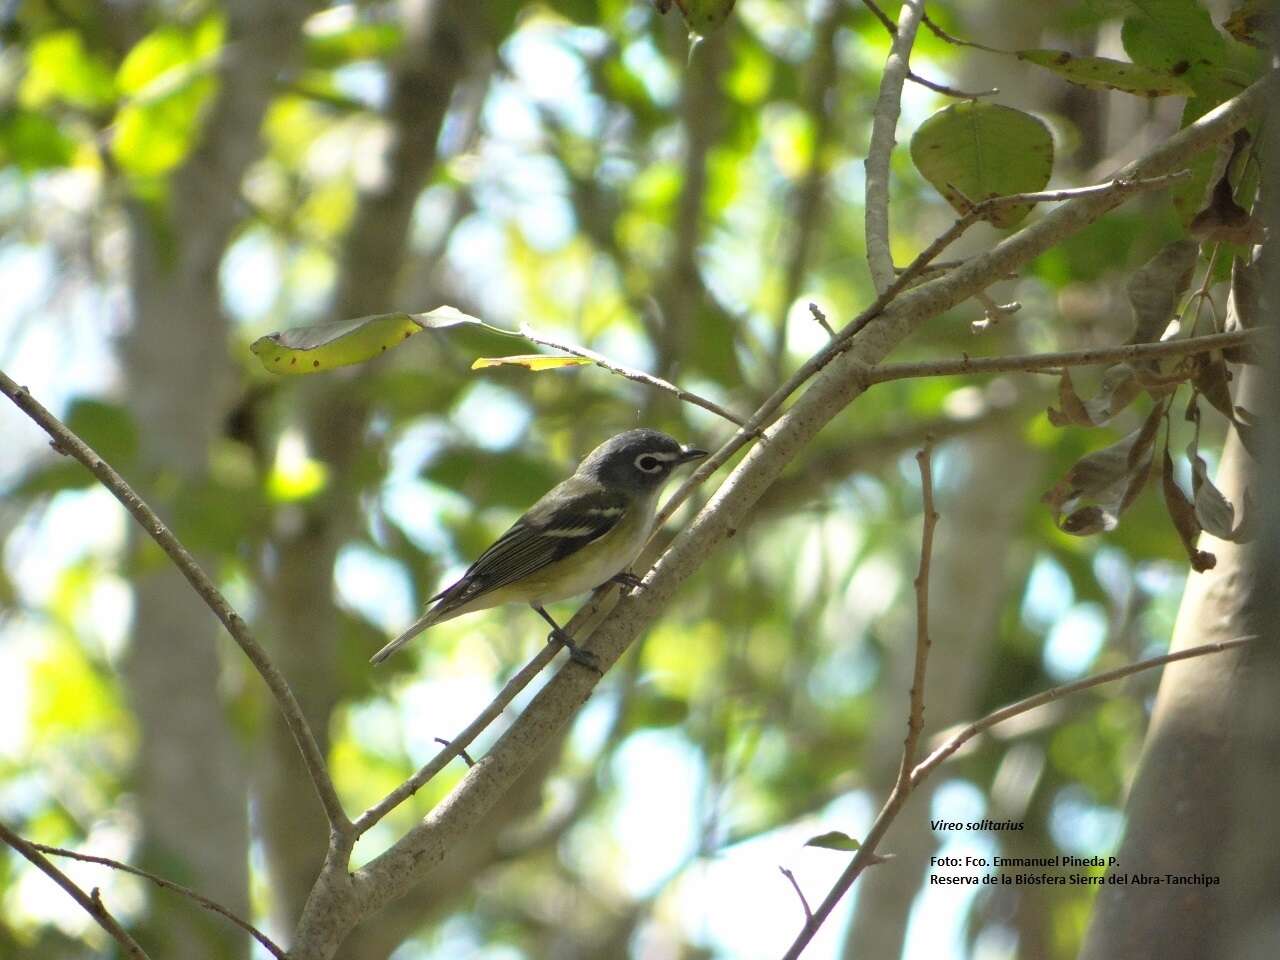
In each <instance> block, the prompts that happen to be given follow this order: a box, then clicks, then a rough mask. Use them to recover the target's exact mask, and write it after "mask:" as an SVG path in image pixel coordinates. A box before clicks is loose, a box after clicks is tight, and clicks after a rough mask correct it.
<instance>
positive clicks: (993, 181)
mask: <svg viewBox="0 0 1280 960" xmlns="http://www.w3.org/2000/svg"><path fill="white" fill-rule="evenodd" d="M911 159H912V161H914V163H915V165H916V168H917V169H918V170H919V171H920V173H921V175H922V176H923V177H924V178H925V179H926V180H928V181H929V182H930V183H931V184H933V186H934V187H935V188H936V189H937V190H938V192H939V193H941V194H942V195H943V196H944V197H946V198H947V202H948V203H950V204H951V206H953V207H955V209H956V210H958V211H959V212H961V213H964V212H965V211H967V210H968V209H969V203H970V202H974V203H976V202H977V201H979V200H986V199H988V198H990V197H999V196H1005V195H1007V194H1011V193H1026V192H1033V191H1036V190H1043V189H1044V187H1045V185H1046V184H1047V183H1048V182H1049V176H1050V174H1051V173H1052V172H1053V138H1052V137H1051V136H1050V135H1049V128H1048V127H1046V126H1045V125H1044V124H1043V123H1042V122H1041V121H1039V120H1038V119H1036V118H1035V117H1033V116H1031V114H1029V113H1024V112H1022V111H1021V110H1015V109H1013V108H1012V107H1004V106H1001V105H999V104H995V103H979V102H972V103H957V104H953V105H952V106H950V107H947V108H946V109H945V110H939V111H938V112H937V113H935V114H934V115H933V116H932V117H930V118H929V119H928V120H926V121H925V122H924V123H923V124H921V125H920V129H918V130H917V131H916V132H915V136H913V137H912V138H911ZM1030 210H1031V205H1030V204H1020V205H1018V206H1013V207H1004V208H1002V209H1000V210H996V211H993V212H992V213H991V214H990V215H988V216H987V217H986V219H987V220H989V221H990V222H991V223H992V224H994V225H995V226H997V227H1012V226H1014V225H1015V224H1017V223H1018V222H1019V221H1021V220H1022V219H1023V218H1024V217H1025V216H1026V215H1027V213H1028V212H1029V211H1030Z"/></svg>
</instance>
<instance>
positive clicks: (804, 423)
mask: <svg viewBox="0 0 1280 960" xmlns="http://www.w3.org/2000/svg"><path fill="white" fill-rule="evenodd" d="M1270 89H1271V84H1270V82H1261V83H1258V84H1255V85H1254V86H1252V87H1250V88H1249V89H1248V90H1246V91H1245V92H1243V93H1241V94H1240V95H1239V96H1237V97H1235V98H1234V99H1232V100H1230V101H1228V102H1227V103H1225V104H1223V105H1221V106H1220V107H1217V108H1215V109H1214V110H1212V111H1210V112H1209V113H1207V114H1205V115H1204V116H1203V117H1201V118H1200V119H1199V120H1197V121H1196V122H1195V123H1193V124H1191V125H1190V126H1188V127H1187V128H1185V129H1183V130H1181V131H1179V132H1178V133H1177V134H1175V135H1173V136H1172V137H1170V138H1169V139H1168V140H1167V141H1165V142H1164V143H1162V144H1160V145H1158V146H1157V147H1155V148H1154V149H1153V150H1151V151H1150V152H1149V153H1148V154H1147V155H1145V156H1144V157H1143V158H1142V159H1140V160H1138V161H1137V162H1135V163H1133V164H1130V165H1129V166H1127V167H1126V168H1125V169H1124V170H1122V171H1120V174H1119V176H1120V177H1122V178H1123V179H1126V180H1138V179H1146V178H1150V177H1157V176H1161V175H1163V174H1167V173H1172V172H1173V171H1175V170H1179V169H1181V168H1182V167H1184V166H1185V165H1186V164H1187V162H1188V161H1189V160H1190V159H1191V158H1192V157H1194V156H1195V155H1196V154H1197V153H1199V152H1200V151H1202V150H1204V149H1206V148H1207V147H1209V146H1211V145H1213V144H1215V143H1217V142H1219V141H1221V140H1222V139H1224V138H1225V137H1228V136H1230V135H1231V134H1232V133H1233V132H1234V131H1235V130H1237V129H1239V128H1240V127H1241V126H1242V125H1243V124H1244V123H1246V122H1247V121H1248V120H1249V119H1251V118H1252V117H1253V116H1254V115H1256V113H1257V112H1258V111H1259V109H1260V108H1261V106H1262V104H1263V102H1264V101H1265V99H1266V97H1267V96H1268V95H1269V93H1270ZM1121 199H1122V197H1120V196H1116V195H1114V194H1111V193H1104V194H1101V195H1091V196H1084V197H1079V198H1077V199H1074V200H1069V201H1067V202H1066V203H1063V204H1062V205H1061V206H1059V207H1057V208H1056V209H1054V210H1052V211H1050V212H1049V213H1048V214H1046V215H1045V216H1044V217H1043V218H1041V219H1039V220H1037V221H1036V222H1034V223H1032V224H1030V225H1029V226H1027V227H1025V228H1023V229H1022V230H1020V231H1018V232H1017V233H1015V234H1013V235H1012V236H1009V237H1007V238H1005V239H1004V240H1002V241H1001V242H1000V243H998V244H996V245H995V247H993V248H992V249H991V250H989V251H987V252H986V253H983V254H981V255H979V256H975V257H973V258H972V259H970V260H968V261H966V262H965V263H963V264H962V265H960V266H959V267H957V268H956V269H954V270H952V271H950V272H949V273H947V274H946V275H944V276H942V277H939V278H938V279H936V280H932V281H930V282H928V283H925V284H923V285H921V286H919V287H916V288H913V289H912V290H910V291H907V292H904V293H903V294H902V295H901V296H900V298H899V299H898V300H896V301H895V302H894V303H893V304H892V305H891V306H890V307H889V308H887V309H885V310H884V311H883V314H882V315H881V316H880V318H879V321H878V322H877V323H876V324H875V325H874V326H870V327H867V328H866V329H864V330H863V331H862V333H861V335H859V336H858V337H857V338H856V339H852V340H851V342H848V343H841V344H833V345H828V347H826V348H824V350H823V351H822V352H820V353H819V354H818V355H817V356H815V357H814V358H813V359H812V360H811V361H810V362H809V363H807V364H806V365H805V367H804V368H802V370H801V371H797V375H796V376H795V377H793V378H792V379H791V380H789V381H788V383H787V384H785V385H784V387H783V388H780V390H779V394H780V396H778V395H775V396H776V403H775V404H774V405H773V406H770V405H769V403H767V404H766V405H765V407H762V408H761V409H760V410H758V411H757V412H756V414H755V415H753V416H752V418H751V420H749V421H748V424H747V427H744V428H741V429H739V430H738V431H737V433H736V434H735V435H734V437H733V438H731V440H730V441H729V442H728V443H726V444H725V445H724V446H723V447H722V448H721V450H720V451H718V453H717V454H716V465H719V464H722V463H724V462H725V461H726V460H727V459H728V458H729V457H730V456H732V455H733V453H734V452H735V451H736V450H738V449H740V448H741V447H742V445H743V444H745V443H746V441H747V440H748V439H749V437H750V435H751V434H750V432H749V429H748V428H756V427H759V426H762V425H764V424H765V423H766V422H768V421H769V420H770V419H772V418H773V416H774V414H775V413H776V411H777V410H778V408H779V407H780V406H781V404H782V403H783V402H784V401H785V400H786V399H787V397H788V396H790V394H791V393H792V392H794V390H795V389H797V388H798V387H799V386H800V385H802V384H803V383H804V382H805V381H806V380H808V379H809V378H810V377H813V376H814V374H815V373H816V374H817V376H816V377H815V379H814V382H813V383H812V384H811V385H810V386H809V387H808V389H806V390H805V391H804V393H803V394H802V395H801V396H800V397H799V398H798V400H797V401H796V402H795V404H794V406H792V407H791V408H790V409H789V410H787V411H785V412H784V413H782V414H781V415H780V416H778V417H777V419H776V420H773V422H772V424H771V425H769V426H768V428H767V429H766V430H765V433H764V436H763V438H762V442H761V443H759V444H757V445H755V446H754V447H753V448H752V449H751V450H750V451H749V452H748V453H747V455H746V456H745V457H744V458H743V460H742V462H741V463H740V464H739V465H738V466H737V467H736V468H735V469H734V471H733V472H732V473H731V474H730V476H729V477H728V478H727V479H726V480H725V482H724V483H723V484H722V485H721V487H720V488H719V489H718V490H717V491H716V492H715V494H714V495H713V496H712V497H711V498H710V500H709V501H708V503H707V504H706V506H704V507H703V509H702V510H701V511H700V512H699V514H698V515H697V517H695V519H694V520H693V522H692V523H691V524H689V526H688V527H687V528H686V529H684V530H683V531H682V532H681V533H680V534H679V535H678V536H677V537H676V538H675V540H674V541H673V542H672V544H671V546H670V547H668V549H667V550H666V551H665V552H664V553H663V555H662V556H661V557H660V558H659V560H658V562H657V563H656V564H655V565H654V567H653V569H652V570H651V571H650V573H649V575H648V576H647V577H646V578H645V587H646V589H644V590H640V591H636V592H633V593H631V594H629V595H627V596H625V597H623V598H622V599H621V600H620V601H619V602H618V605H617V607H616V608H615V609H614V611H613V613H612V614H611V615H610V616H609V617H608V619H606V620H605V621H604V622H603V623H602V624H601V625H600V626H599V627H597V628H596V629H595V630H594V631H593V633H592V635H591V637H590V638H589V639H588V640H587V642H586V644H585V646H586V648H587V649H589V650H590V651H591V652H592V653H593V654H595V656H596V659H597V661H598V662H599V663H600V664H601V665H602V666H603V667H605V668H606V669H607V668H608V667H609V666H611V665H612V664H613V663H614V662H615V661H616V660H617V659H618V657H619V656H621V654H622V653H623V651H624V650H625V649H626V648H627V646H628V645H629V644H630V643H631V641H632V640H633V639H634V638H635V637H636V636H637V635H638V634H639V633H640V632H641V631H642V630H644V629H645V628H646V627H648V626H649V624H651V623H652V622H653V621H654V620H656V619H657V618H658V616H660V615H661V613H662V611H663V610H664V609H665V608H666V606H667V605H668V604H669V603H670V601H671V599H672V597H673V596H674V595H675V592H676V590H677V589H678V588H679V587H680V585H681V584H683V583H684V582H685V581H686V580H687V579H688V578H689V577H690V576H691V575H692V574H693V573H694V572H695V571H696V570H697V569H698V568H699V567H700V566H701V565H702V564H703V563H704V562H705V560H706V559H707V557H708V555H709V554H710V552H711V551H712V550H713V549H714V548H715V547H716V546H717V545H718V544H720V543H721V542H722V541H723V540H725V539H726V538H728V537H730V536H732V535H733V534H734V533H736V532H737V528H738V527H739V526H740V525H741V524H742V523H743V522H745V519H746V515H747V512H748V511H750V510H751V509H752V507H753V506H754V505H755V503H756V501H757V500H758V499H759V498H760V496H761V495H762V494H763V493H764V491H765V490H766V489H767V488H768V487H769V485H770V484H772V483H773V481H774V480H775V479H777V477H778V476H779V475H780V474H781V473H782V471H783V470H784V469H785V468H786V467H787V466H788V465H789V464H790V463H792V462H794V460H795V458H796V457H797V456H798V455H799V454H800V453H801V451H802V450H803V449H804V448H805V447H806V446H807V445H808V444H809V442H810V441H811V440H812V439H813V438H814V437H815V436H816V435H817V433H818V431H820V430H821V429H822V428H823V427H824V426H825V425H826V424H827V423H829V422H830V421H831V420H832V419H833V418H834V417H835V416H837V415H838V414H839V413H840V412H841V411H843V410H844V409H845V408H846V407H847V406H848V405H849V404H850V403H851V402H852V401H853V400H855V399H856V398H857V397H858V396H859V395H860V394H861V393H862V392H863V390H864V387H863V386H862V381H861V380H860V375H861V374H864V373H865V372H866V370H867V369H868V368H870V367H873V366H875V365H876V364H877V363H879V362H880V361H882V360H883V359H884V357H885V356H886V355H887V354H888V353H889V352H890V351H891V350H892V349H893V348H894V347H895V346H897V344H898V343H900V342H901V341H902V340H903V339H904V338H906V337H907V336H908V335H909V334H910V333H912V332H913V331H914V330H915V329H917V328H918V327H919V326H920V325H921V324H923V323H924V322H926V321H927V320H929V319H930V318H932V317H935V316H937V315H938V314H940V313H942V312H943V311H945V310H948V309H950V308H951V307H953V306H955V305H957V304H959V303H962V302H963V301H965V300H966V299H968V298H969V297H972V296H973V295H974V293H976V292H977V291H979V290H982V289H985V288H986V287H987V286H989V285H990V284H991V283H992V282H994V281H995V280H996V279H997V278H999V277H1002V276H1005V275H1007V274H1008V273H1010V272H1012V271H1015V270H1017V269H1019V268H1021V267H1022V266H1024V265H1025V264H1027V263H1028V262H1030V260H1031V259H1033V258H1034V257H1036V256H1038V255H1039V254H1041V253H1043V252H1044V251H1045V250H1047V249H1049V248H1050V247H1052V246H1054V245H1055V244H1057V243H1060V242H1061V241H1062V240H1064V239H1065V238H1067V237H1069V236H1071V235H1072V234H1074V233H1076V232H1078V231H1080V230H1081V229H1083V228H1084V227H1086V226H1087V225H1089V224H1090V223H1092V222H1094V221H1095V220H1097V219H1098V218H1100V217H1101V216H1103V215H1104V214H1105V213H1106V212H1107V211H1109V210H1110V209H1112V208H1113V207H1114V206H1116V205H1117V204H1118V203H1120V201H1121ZM784 391H785V392H784ZM774 399H775V398H771V400H770V403H773V402H774ZM700 473H701V475H702V476H703V477H705V476H706V475H707V473H705V472H701V471H700ZM686 488H687V489H686V495H687V491H688V490H691V489H692V487H688V485H686ZM598 679H599V677H598V675H597V674H596V673H595V672H594V671H591V670H589V669H586V668H584V667H582V666H581V665H579V664H576V663H573V662H570V663H569V664H567V665H566V666H565V667H564V668H563V669H561V670H560V671H559V672H558V673H557V674H556V675H555V676H554V677H553V678H552V679H551V680H550V681H549V682H548V683H547V685H546V686H544V687H543V688H542V689H541V690H540V691H539V692H538V694H537V696H535V697H534V699H533V701H532V702H531V703H530V704H529V706H528V707H526V708H525V710H524V711H523V713H522V714H521V715H520V717H519V718H518V719H517V720H516V722H515V723H513V724H512V725H511V726H510V727H509V728H508V729H507V730H506V731H505V732H504V733H503V735H502V736H501V737H500V738H499V740H498V741H497V743H495V744H494V746H493V748H492V749H491V750H490V751H489V753H488V754H487V755H486V756H485V757H483V758H481V759H479V760H478V761H477V762H476V765H475V766H474V767H472V768H471V769H470V770H469V771H468V772H467V775H466V776H465V777H464V778H463V780H462V781H461V782H460V783H459V785H458V786H457V788H455V790H454V791H453V793H451V794H450V795H449V796H448V797H447V798H445V800H444V801H442V802H441V803H440V805H439V806H437V807H436V809H435V810H433V811H432V812H431V814H430V815H428V816H427V817H426V818H425V819H424V820H423V821H421V822H420V823H419V824H417V825H416V826H415V827H414V828H413V829H412V830H410V831H409V832H408V833H407V834H406V835H405V836H404V837H403V838H401V839H400V840H399V841H398V842H396V843H395V844H393V845H392V846H391V847H390V848H389V849H388V850H386V851H385V852H384V853H382V854H381V855H379V856H378V857H376V858H375V859H374V860H372V861H370V862H369V863H368V864H366V865H365V866H364V867H363V868H361V869H360V870H358V871H357V872H356V873H355V874H354V875H353V876H352V877H351V879H350V883H351V885H352V892H353V894H354V896H355V898H356V900H357V903H356V904H354V905H353V906H352V907H351V908H350V909H349V910H348V909H346V908H345V905H344V904H342V903H337V904H335V905H336V906H338V907H343V908H344V909H343V912H342V915H341V916H338V917H329V918H327V917H325V916H322V915H321V913H319V912H317V913H316V914H315V915H314V921H313V922H314V923H316V924H317V925H318V926H324V927H325V928H326V929H327V930H328V931H330V932H331V933H334V934H340V933H341V932H342V931H345V930H349V929H350V925H352V924H354V923H355V922H356V920H358V919H359V918H360V917H361V916H364V915H367V914H368V913H369V912H370V911H371V910H373V909H374V908H376V907H378V906H380V905H381V904H384V903H386V902H387V901H389V900H391V899H394V898H395V897H397V896H400V895H401V894H403V893H404V892H405V891H407V890H408V889H409V887H410V886H411V885H412V884H414V883H416V882H418V881H420V880H421V879H423V878H424V877H425V876H426V875H427V874H428V873H429V872H430V871H431V870H432V869H433V868H434V867H435V866H436V865H437V864H439V863H440V862H441V861H442V860H443V859H444V857H445V855H446V853H447V852H448V851H449V850H450V849H451V847H452V846H453V844H454V843H455V842H457V840H458V838H460V837H462V836H464V835H465V834H466V833H467V832H468V831H469V830H471V829H473V828H474V827H475V826H476V825H477V824H478V823H479V822H480V820H481V818H482V817H483V816H484V814H485V813H486V812H487V811H488V810H489V809H490V808H491V807H492V806H493V805H494V804H495V803H496V802H497V800H498V798H499V797H501V796H502V795H503V794H504V793H505V792H506V791H507V790H508V789H509V788H510V786H511V785H512V784H513V783H514V782H515V781H516V779H517V778H518V777H519V776H520V775H521V774H522V773H523V772H524V771H525V770H526V769H527V768H528V766H529V764H530V763H531V762H532V760H533V758H534V757H535V756H537V754H538V752H539V751H540V750H541V749H544V748H545V747H546V745H547V744H548V743H552V742H554V741H555V738H556V736H557V734H558V732H559V731H560V729H561V728H562V727H563V726H564V724H565V723H566V722H568V720H569V718H570V717H571V716H572V715H573V714H574V713H575V712H576V711H577V710H578V709H579V707H581V705H582V703H583V702H584V701H585V700H586V699H587V697H588V696H589V695H590V693H591V691H592V689H593V688H594V686H595V683H596V682H597V681H598ZM886 828H887V824H886V825H885V826H884V827H882V828H881V830H880V833H881V834H882V833H883V829H886ZM877 839H878V838H877ZM864 842H865V841H864ZM870 856H871V854H870V853H868V854H867V858H869V857H870ZM867 858H864V859H863V860H862V861H861V865H860V866H859V869H861V867H862V866H865V865H866V863H867V862H869V860H868V859H867ZM343 879H344V881H345V878H343ZM318 910H319V908H318V907H317V911H318ZM322 941H323V944H324V945H323V946H321V943H322ZM331 941H332V937H330V936H325V937H320V936H317V937H316V938H315V940H314V941H313V942H315V943H316V944H317V948H316V949H315V950H312V951H309V952H306V953H301V952H300V953H299V954H298V960H313V958H321V957H329V956H332V955H333V952H334V951H335V950H336V949H337V944H336V942H331Z"/></svg>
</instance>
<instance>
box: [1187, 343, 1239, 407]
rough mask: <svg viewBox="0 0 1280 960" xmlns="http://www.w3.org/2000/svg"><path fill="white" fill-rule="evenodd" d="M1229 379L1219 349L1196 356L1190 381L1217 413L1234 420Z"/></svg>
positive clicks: (1229, 375) (1229, 376)
mask: <svg viewBox="0 0 1280 960" xmlns="http://www.w3.org/2000/svg"><path fill="white" fill-rule="evenodd" d="M1230 379H1231V374H1230V373H1229V372H1228V371H1227V365H1226V363H1225V362H1224V361H1223V359H1222V353H1221V351H1218V350H1213V351H1210V352H1209V353H1202V354H1200V355H1199V356H1198V357H1196V361H1195V373H1194V374H1193V375H1192V377H1191V382H1192V383H1193V384H1194V385H1195V388H1196V389H1197V390H1199V391H1200V393H1201V394H1202V395H1203V396H1204V398H1205V399H1206V400H1208V401H1209V402H1210V403H1211V404H1213V406H1214V408H1215V409H1217V411H1218V412H1219V413H1221V414H1222V415H1223V416H1224V417H1226V418H1227V419H1228V420H1230V421H1232V422H1235V419H1236V414H1235V406H1234V405H1233V404H1232V403H1231V388H1230V387H1228V386H1227V383H1228V382H1229V381H1230Z"/></svg>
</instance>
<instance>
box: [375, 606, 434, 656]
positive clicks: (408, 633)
mask: <svg viewBox="0 0 1280 960" xmlns="http://www.w3.org/2000/svg"><path fill="white" fill-rule="evenodd" d="M448 592H449V591H448V590H443V591H441V592H440V593H437V594H436V595H435V596H434V597H431V598H430V599H429V600H427V603H432V602H433V601H435V600H439V599H440V598H441V597H443V596H444V595H445V594H446V593H448ZM445 606H446V605H445V604H436V605H435V606H434V607H431V608H430V609H429V610H427V612H426V613H424V614H423V615H422V616H420V617H419V618H418V619H417V620H415V621H413V623H411V624H410V625H409V628H408V629H407V630H405V632H404V633H402V634H400V636H398V637H396V638H395V639H394V640H392V641H391V642H390V643H388V644H387V645H386V646H385V647H383V648H382V649H381V650H379V651H378V652H377V653H375V654H374V655H373V656H372V657H370V658H369V662H370V663H381V662H382V661H383V660H385V659H387V657H389V656H391V655H392V654H393V653H395V652H396V651H397V650H399V649H400V648H401V647H403V646H404V645H405V644H406V643H408V642H409V641H410V640H412V639H413V638H414V637H416V636H417V635H418V634H420V633H421V632H422V631H423V630H425V629H427V627H429V626H431V625H432V624H434V623H437V622H438V621H439V620H440V619H441V618H442V616H443V615H444V614H445V613H446V612H448V611H447V610H446V609H442V608H443V607H445Z"/></svg>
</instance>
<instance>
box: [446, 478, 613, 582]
mask: <svg viewBox="0 0 1280 960" xmlns="http://www.w3.org/2000/svg"><path fill="white" fill-rule="evenodd" d="M628 504H629V501H628V500H627V498H626V497H625V496H623V495H622V494H619V493H614V492H611V491H609V490H605V489H604V488H603V487H601V486H600V485H599V484H597V483H594V482H592V481H589V480H584V479H582V478H581V477H570V478H569V479H568V480H566V481H564V483H561V484H560V485H559V486H557V487H556V488H555V489H553V490H552V491H551V492H550V493H548V494H547V495H546V496H544V497H543V498H542V499H541V500H539V501H538V502H537V503H535V504H534V505H533V506H532V507H530V508H529V511H528V512H527V513H525V515H524V516H523V517H521V518H520V519H519V520H517V521H516V522H515V523H514V524H512V525H511V528H510V529H509V530H507V532H506V533H504V534H503V535H502V536H501V537H499V538H498V539H497V541H496V542H495V543H494V544H493V546H491V547H490V548H489V549H488V550H486V551H485V552H484V553H483V554H481V555H480V558H479V559H478V560H476V562H475V563H473V564H472V565H471V566H470V568H468V570H467V572H466V574H464V575H463V577H462V579H461V580H459V581H458V583H457V584H456V585H455V586H456V587H458V588H460V589H459V590H458V592H457V599H458V600H459V601H463V600H466V601H470V600H471V599H473V598H475V597H477V596H479V595H480V594H481V593H482V592H487V591H489V590H496V589H497V588H498V587H502V586H506V585H507V584H509V583H514V582H515V581H517V580H520V579H522V578H524V577H527V576H529V575H530V574H532V573H535V572H536V571H538V570H541V569H542V568H543V567H545V566H548V565H549V564H552V563H555V562H556V561H557V560H562V559H564V558H565V557H567V556H569V555H570V554H572V553H575V552H576V551H578V550H581V549H582V548H583V547H585V546H586V545H587V544H589V543H591V542H592V541H593V540H598V539H599V538H600V537H603V536H604V535H605V534H606V533H608V532H609V531H610V530H612V529H614V527H616V526H617V525H618V523H619V522H620V521H621V520H622V518H623V517H624V516H625V515H626V512H627V508H628ZM453 593H454V588H453V587H451V588H450V589H449V591H448V594H453ZM451 600H453V597H450V596H448V595H447V594H446V596H445V597H443V598H442V600H441V606H444V605H445V604H450V601H451ZM450 605H451V604H450Z"/></svg>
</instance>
